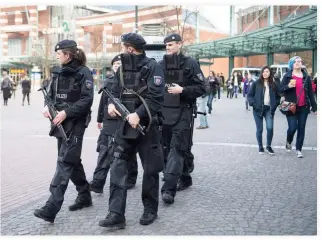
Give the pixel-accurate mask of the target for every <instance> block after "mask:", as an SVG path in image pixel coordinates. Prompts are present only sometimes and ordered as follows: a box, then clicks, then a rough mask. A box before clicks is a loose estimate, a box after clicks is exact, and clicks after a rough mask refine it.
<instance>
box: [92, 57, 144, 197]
mask: <svg viewBox="0 0 322 240" xmlns="http://www.w3.org/2000/svg"><path fill="white" fill-rule="evenodd" d="M111 65H112V70H113V73H116V71H117V69H118V68H119V66H120V65H121V55H120V54H119V55H117V56H115V57H114V58H113V59H112V62H111ZM113 82H114V74H111V75H109V76H107V78H106V79H105V81H104V87H107V88H108V89H109V90H111V86H112V84H113ZM107 103H108V96H107V95H106V93H105V92H102V95H101V99H100V103H99V107H98V114H97V127H98V128H99V129H101V132H100V135H99V138H98V139H99V140H98V143H97V144H98V149H97V150H98V152H99V154H98V158H97V166H96V168H95V171H94V176H93V180H92V181H91V182H90V190H91V191H93V192H96V193H103V188H104V185H105V182H106V177H107V173H108V171H109V169H110V158H111V157H112V156H113V137H114V134H115V130H116V127H117V119H118V118H117V117H111V116H110V115H109V114H108V111H107V105H108V104H107ZM102 123H103V124H102ZM128 167H129V168H128V172H129V177H128V180H127V188H128V189H131V188H133V187H134V186H135V183H136V179H137V175H138V165H137V159H136V155H135V154H134V155H133V159H131V160H130V161H129V166H128Z"/></svg>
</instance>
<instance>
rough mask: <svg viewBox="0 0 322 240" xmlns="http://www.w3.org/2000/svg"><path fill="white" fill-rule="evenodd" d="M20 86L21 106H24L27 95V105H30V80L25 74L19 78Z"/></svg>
mask: <svg viewBox="0 0 322 240" xmlns="http://www.w3.org/2000/svg"><path fill="white" fill-rule="evenodd" d="M21 88H22V106H24V103H25V99H26V97H27V101H28V105H30V97H29V94H30V89H31V81H30V79H29V77H28V75H27V74H25V75H24V76H23V78H22V80H21Z"/></svg>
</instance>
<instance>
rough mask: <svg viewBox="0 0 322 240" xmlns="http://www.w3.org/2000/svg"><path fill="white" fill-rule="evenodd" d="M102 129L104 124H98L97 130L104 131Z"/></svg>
mask: <svg viewBox="0 0 322 240" xmlns="http://www.w3.org/2000/svg"><path fill="white" fill-rule="evenodd" d="M102 127H103V124H102V123H100V122H98V123H97V128H98V129H99V130H101V129H102Z"/></svg>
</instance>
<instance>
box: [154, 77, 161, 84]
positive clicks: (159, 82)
mask: <svg viewBox="0 0 322 240" xmlns="http://www.w3.org/2000/svg"><path fill="white" fill-rule="evenodd" d="M161 83H162V77H161V76H154V84H155V85H157V86H160V85H161Z"/></svg>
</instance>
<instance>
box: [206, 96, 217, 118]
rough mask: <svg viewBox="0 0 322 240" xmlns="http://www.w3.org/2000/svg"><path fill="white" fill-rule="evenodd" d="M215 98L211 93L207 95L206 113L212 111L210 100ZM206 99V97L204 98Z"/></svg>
mask: <svg viewBox="0 0 322 240" xmlns="http://www.w3.org/2000/svg"><path fill="white" fill-rule="evenodd" d="M215 96H216V94H214V93H213V92H211V93H210V94H209V97H208V101H207V107H208V112H209V113H211V111H212V100H213V99H214V97H215ZM205 98H206V99H207V97H205Z"/></svg>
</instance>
